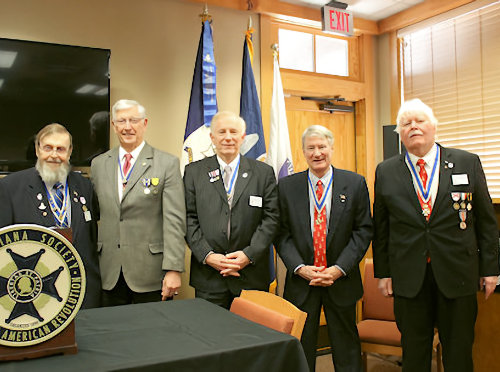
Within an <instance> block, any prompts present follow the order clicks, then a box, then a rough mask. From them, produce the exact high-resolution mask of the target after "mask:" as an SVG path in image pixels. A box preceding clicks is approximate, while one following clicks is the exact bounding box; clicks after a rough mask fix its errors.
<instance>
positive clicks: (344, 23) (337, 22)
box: [329, 10, 349, 32]
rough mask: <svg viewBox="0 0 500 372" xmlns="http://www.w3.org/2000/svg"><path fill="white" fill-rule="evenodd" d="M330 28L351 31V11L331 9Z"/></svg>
mask: <svg viewBox="0 0 500 372" xmlns="http://www.w3.org/2000/svg"><path fill="white" fill-rule="evenodd" d="M329 18H330V29H331V30H337V31H343V32H349V13H344V12H341V11H338V10H330V17H329Z"/></svg>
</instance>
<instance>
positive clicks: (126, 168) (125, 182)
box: [122, 153, 132, 189]
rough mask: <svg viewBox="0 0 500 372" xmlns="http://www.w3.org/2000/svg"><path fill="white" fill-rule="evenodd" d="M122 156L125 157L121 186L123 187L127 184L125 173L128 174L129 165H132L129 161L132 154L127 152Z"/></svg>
mask: <svg viewBox="0 0 500 372" xmlns="http://www.w3.org/2000/svg"><path fill="white" fill-rule="evenodd" d="M124 158H125V162H124V163H123V180H122V181H123V188H124V189H125V186H127V179H128V177H127V175H128V172H129V170H130V166H131V165H132V164H131V163H130V160H131V159H132V154H129V153H126V154H125V155H124Z"/></svg>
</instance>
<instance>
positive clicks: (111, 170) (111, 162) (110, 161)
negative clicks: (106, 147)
mask: <svg viewBox="0 0 500 372" xmlns="http://www.w3.org/2000/svg"><path fill="white" fill-rule="evenodd" d="M104 170H105V172H106V174H105V175H104V177H106V178H107V180H108V181H107V184H108V185H110V186H109V187H112V188H113V192H112V193H111V194H112V195H113V199H114V200H115V203H116V205H117V207H119V206H120V199H119V195H118V147H115V148H114V149H112V150H111V152H110V153H109V156H108V158H107V159H106V163H105V165H104Z"/></svg>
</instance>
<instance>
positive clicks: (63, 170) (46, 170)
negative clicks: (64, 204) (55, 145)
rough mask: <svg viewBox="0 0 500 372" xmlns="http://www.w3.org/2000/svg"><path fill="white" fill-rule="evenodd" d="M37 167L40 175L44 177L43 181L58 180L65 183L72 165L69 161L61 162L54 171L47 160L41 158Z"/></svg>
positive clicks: (51, 182)
mask: <svg viewBox="0 0 500 372" xmlns="http://www.w3.org/2000/svg"><path fill="white" fill-rule="evenodd" d="M35 168H36V170H37V171H38V173H39V174H40V177H42V180H43V182H45V183H49V184H55V183H56V182H61V183H62V184H65V183H66V178H67V177H68V174H69V171H70V165H69V164H68V163H61V165H60V166H59V167H58V168H57V170H56V171H54V170H52V168H50V167H49V166H48V165H47V163H46V162H44V161H40V159H38V160H37V161H36V165H35Z"/></svg>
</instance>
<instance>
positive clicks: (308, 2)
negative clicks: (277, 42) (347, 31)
mask: <svg viewBox="0 0 500 372" xmlns="http://www.w3.org/2000/svg"><path fill="white" fill-rule="evenodd" d="M281 1H285V2H287V3H292V4H298V5H302V6H307V7H310V8H318V9H319V8H321V7H322V6H323V5H325V4H327V3H328V2H329V0H281ZM339 1H341V2H343V3H346V4H347V10H350V11H351V12H352V13H353V15H354V17H360V18H365V19H369V20H372V21H379V20H381V19H384V18H387V17H390V16H391V15H393V14H396V13H399V12H400V11H402V10H405V9H408V8H411V7H412V6H414V5H416V4H418V3H422V2H424V0H339Z"/></svg>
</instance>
